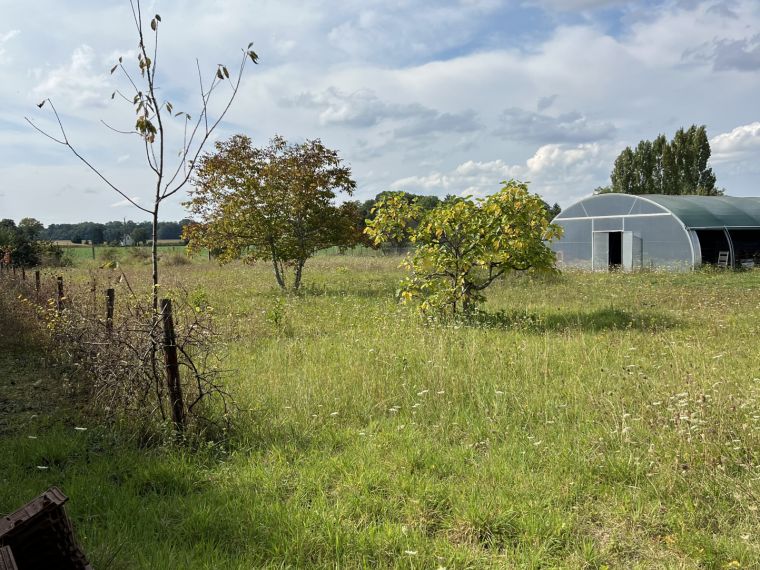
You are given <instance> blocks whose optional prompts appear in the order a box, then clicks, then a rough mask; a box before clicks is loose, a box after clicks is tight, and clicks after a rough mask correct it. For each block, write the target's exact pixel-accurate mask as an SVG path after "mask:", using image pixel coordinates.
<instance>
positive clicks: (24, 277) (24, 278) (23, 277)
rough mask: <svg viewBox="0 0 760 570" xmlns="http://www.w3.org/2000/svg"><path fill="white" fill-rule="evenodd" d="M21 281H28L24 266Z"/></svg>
mask: <svg viewBox="0 0 760 570" xmlns="http://www.w3.org/2000/svg"><path fill="white" fill-rule="evenodd" d="M21 281H26V269H24V266H23V265H22V266H21Z"/></svg>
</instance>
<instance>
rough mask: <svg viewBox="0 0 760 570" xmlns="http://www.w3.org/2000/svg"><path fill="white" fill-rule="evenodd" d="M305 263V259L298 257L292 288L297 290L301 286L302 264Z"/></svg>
mask: <svg viewBox="0 0 760 570" xmlns="http://www.w3.org/2000/svg"><path fill="white" fill-rule="evenodd" d="M305 264H306V260H305V259H299V260H298V263H297V265H296V278H295V282H294V283H293V289H295V290H296V291H298V288H299V287H300V286H301V275H302V274H303V266H304V265H305Z"/></svg>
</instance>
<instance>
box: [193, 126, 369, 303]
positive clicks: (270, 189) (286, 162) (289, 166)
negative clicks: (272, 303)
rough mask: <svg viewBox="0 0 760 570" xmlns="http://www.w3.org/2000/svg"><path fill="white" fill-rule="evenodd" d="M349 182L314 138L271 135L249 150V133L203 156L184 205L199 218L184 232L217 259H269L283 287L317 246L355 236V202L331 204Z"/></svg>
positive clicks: (295, 283) (296, 278) (297, 278)
mask: <svg viewBox="0 0 760 570" xmlns="http://www.w3.org/2000/svg"><path fill="white" fill-rule="evenodd" d="M355 187H356V183H355V182H354V181H353V179H352V178H351V169H350V168H349V167H348V166H344V165H343V163H342V161H341V159H340V158H339V156H338V153H337V152H336V151H334V150H330V149H328V148H326V147H325V146H324V145H323V144H322V143H321V142H320V141H319V140H307V141H306V142H303V143H301V144H288V143H287V141H286V140H285V139H284V138H282V137H279V136H276V137H274V138H273V139H272V140H271V141H270V142H269V144H268V145H267V146H266V147H263V148H254V147H253V146H252V144H251V139H250V138H248V137H246V136H244V135H235V136H233V137H232V138H230V139H228V140H226V141H221V142H217V143H216V152H215V153H214V154H206V155H204V156H203V157H202V158H201V160H200V163H199V166H198V170H197V173H196V180H195V189H194V190H192V191H191V200H190V201H189V202H187V203H185V205H186V206H187V207H188V208H189V209H190V212H191V213H192V214H193V216H195V217H196V218H197V219H198V221H199V223H198V224H195V225H191V226H189V227H186V228H185V232H184V237H185V238H187V239H188V240H189V245H190V247H191V248H193V249H196V248H201V247H205V248H208V249H209V250H218V251H219V252H220V253H219V257H218V259H219V260H220V261H221V262H227V261H230V260H232V259H236V258H239V257H243V258H244V259H245V260H246V261H256V260H268V261H271V262H272V265H273V268H274V274H275V278H276V279H277V283H278V284H279V286H280V287H281V288H283V289H285V288H286V287H287V285H288V276H287V273H288V271H289V270H292V271H293V279H292V287H293V289H298V288H299V286H300V284H301V277H302V273H303V268H304V265H305V264H306V260H308V259H309V258H310V257H311V256H312V255H313V254H314V253H315V252H317V251H319V250H320V249H324V248H327V247H331V246H338V247H350V246H352V245H355V244H356V243H357V242H358V241H359V239H360V235H359V233H358V229H357V218H358V209H357V207H356V203H354V202H347V203H344V204H342V205H336V204H335V203H334V202H335V198H336V197H337V194H338V193H344V194H347V195H351V193H352V192H353V190H354V188H355Z"/></svg>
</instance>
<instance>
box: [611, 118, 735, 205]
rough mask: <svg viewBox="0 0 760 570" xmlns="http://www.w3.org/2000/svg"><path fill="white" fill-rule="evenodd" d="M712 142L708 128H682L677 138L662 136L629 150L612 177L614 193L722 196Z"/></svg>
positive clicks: (620, 157)
mask: <svg viewBox="0 0 760 570" xmlns="http://www.w3.org/2000/svg"><path fill="white" fill-rule="evenodd" d="M709 162H710V141H709V139H708V137H707V130H706V129H705V126H704V125H702V126H699V127H698V126H696V125H692V126H691V127H689V128H688V129H687V130H684V129H683V128H680V129H678V131H676V133H675V135H674V136H673V139H672V140H671V141H668V140H667V138H666V137H665V135H662V134H661V135H659V136H658V137H657V138H656V139H655V140H654V141H646V140H642V141H640V142H639V144H638V145H637V146H636V148H635V150H634V149H631V148H630V147H626V148H625V149H624V150H623V151H622V152H621V153H620V155H618V157H617V159H616V160H615V165H614V166H613V169H612V174H611V175H610V181H611V185H610V189H609V191H611V192H619V193H623V194H696V195H701V196H720V195H721V194H723V191H722V190H721V189H719V188H717V187H716V185H715V183H716V179H715V174H714V173H713V171H712V168H710V166H709Z"/></svg>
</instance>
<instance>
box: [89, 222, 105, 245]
mask: <svg viewBox="0 0 760 570" xmlns="http://www.w3.org/2000/svg"><path fill="white" fill-rule="evenodd" d="M90 236H91V239H90V241H91V242H92V243H93V244H95V245H100V244H101V243H103V242H105V241H106V237H105V236H106V230H105V227H104V226H103V224H97V225H96V226H93V228H92V232H91V233H90Z"/></svg>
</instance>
